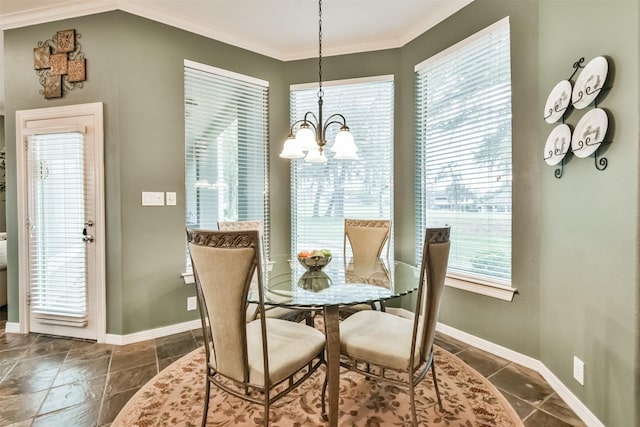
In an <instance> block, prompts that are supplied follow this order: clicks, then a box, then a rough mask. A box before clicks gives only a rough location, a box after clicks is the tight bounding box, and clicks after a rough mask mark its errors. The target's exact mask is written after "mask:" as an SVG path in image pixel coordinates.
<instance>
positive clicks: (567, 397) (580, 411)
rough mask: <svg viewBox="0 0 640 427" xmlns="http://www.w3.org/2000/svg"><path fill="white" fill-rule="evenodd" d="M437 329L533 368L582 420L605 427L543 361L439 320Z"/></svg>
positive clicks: (590, 425) (597, 426)
mask: <svg viewBox="0 0 640 427" xmlns="http://www.w3.org/2000/svg"><path fill="white" fill-rule="evenodd" d="M436 330H437V331H439V332H442V333H443V334H446V335H449V336H450V337H452V338H455V339H457V340H460V341H462V342H464V343H466V344H469V345H472V346H474V347H476V348H479V349H481V350H484V351H486V352H488V353H491V354H495V355H496V356H499V357H502V358H503V359H507V360H509V361H511V362H514V363H517V364H518V365H521V366H524V367H526V368H529V369H533V370H534V371H536V372H538V373H539V374H540V375H542V377H543V378H544V379H545V380H546V381H547V383H549V385H550V386H551V388H553V390H554V391H555V392H556V393H558V396H560V397H561V398H562V400H564V401H565V402H566V403H567V405H569V407H570V408H571V409H572V410H573V412H575V413H576V415H577V416H578V417H580V419H581V420H582V422H584V423H585V424H586V425H587V426H589V427H604V424H603V423H602V421H600V420H599V419H598V417H596V416H595V415H594V414H593V412H591V411H590V410H589V408H587V407H586V406H585V404H584V403H582V402H581V401H580V399H578V397H577V396H576V395H575V394H573V393H572V392H571V390H569V388H568V387H567V386H566V385H564V384H563V383H562V381H560V379H559V378H558V377H556V376H555V374H554V373H553V372H551V370H549V368H547V367H546V366H545V365H544V363H542V362H541V361H539V360H537V359H534V358H533V357H529V356H527V355H525V354H522V353H518V352H517V351H513V350H511V349H508V348H506V347H503V346H501V345H498V344H494V343H492V342H491V341H487V340H485V339H482V338H479V337H476V336H475V335H471V334H468V333H466V332H464V331H461V330H459V329H456V328H453V327H451V326H448V325H445V324H443V323H439V322H438V325H437V326H436Z"/></svg>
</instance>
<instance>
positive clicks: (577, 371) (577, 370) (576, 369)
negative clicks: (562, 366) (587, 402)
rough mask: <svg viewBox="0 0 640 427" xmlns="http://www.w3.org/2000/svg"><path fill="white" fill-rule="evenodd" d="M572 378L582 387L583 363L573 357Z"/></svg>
mask: <svg viewBox="0 0 640 427" xmlns="http://www.w3.org/2000/svg"><path fill="white" fill-rule="evenodd" d="M573 378H575V380H576V381H578V382H579V383H580V384H582V385H584V362H583V361H582V360H580V359H578V358H577V357H575V356H573Z"/></svg>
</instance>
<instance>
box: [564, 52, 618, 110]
mask: <svg viewBox="0 0 640 427" xmlns="http://www.w3.org/2000/svg"><path fill="white" fill-rule="evenodd" d="M608 70H609V64H608V62H607V58H605V57H604V56H596V57H595V58H593V59H592V60H591V61H589V63H588V64H587V65H586V66H585V67H584V69H583V70H582V72H581V73H580V75H579V76H578V79H577V80H576V84H575V85H574V86H573V93H572V95H571V102H572V103H573V106H574V108H576V109H578V110H580V109H582V108H584V107H586V106H588V105H589V104H591V102H593V100H594V99H596V97H597V96H598V94H599V93H600V91H601V90H602V88H603V87H604V82H605V80H606V79H607V72H608Z"/></svg>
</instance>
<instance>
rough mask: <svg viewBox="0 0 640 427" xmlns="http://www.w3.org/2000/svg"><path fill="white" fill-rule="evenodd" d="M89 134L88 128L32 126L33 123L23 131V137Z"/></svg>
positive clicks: (75, 126)
mask: <svg viewBox="0 0 640 427" xmlns="http://www.w3.org/2000/svg"><path fill="white" fill-rule="evenodd" d="M73 132H77V133H82V134H85V133H87V127H86V126H80V125H68V126H42V127H41V126H32V125H31V123H28V124H27V128H26V129H23V130H22V135H24V136H33V135H45V134H49V133H73Z"/></svg>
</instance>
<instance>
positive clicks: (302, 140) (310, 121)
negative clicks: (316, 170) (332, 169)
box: [280, 0, 358, 163]
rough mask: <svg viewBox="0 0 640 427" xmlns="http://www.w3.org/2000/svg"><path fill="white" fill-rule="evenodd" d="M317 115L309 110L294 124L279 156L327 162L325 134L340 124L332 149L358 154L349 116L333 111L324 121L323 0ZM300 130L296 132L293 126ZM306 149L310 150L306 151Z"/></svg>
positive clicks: (345, 155)
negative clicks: (348, 124)
mask: <svg viewBox="0 0 640 427" xmlns="http://www.w3.org/2000/svg"><path fill="white" fill-rule="evenodd" d="M318 87H319V89H318V115H317V116H316V115H315V114H314V113H313V112H312V111H307V112H306V113H305V114H304V117H303V118H302V119H300V120H298V121H295V122H293V123H292V124H291V127H290V128H289V136H288V137H287V140H286V141H285V143H284V147H283V149H282V152H281V153H280V157H282V158H285V159H301V158H303V157H304V160H305V161H306V162H312V163H325V162H326V161H327V156H326V155H325V145H326V144H327V140H326V134H327V128H328V127H329V126H330V125H333V124H337V125H340V131H339V132H338V134H337V135H336V139H335V142H334V143H333V145H332V146H331V151H332V152H334V153H335V155H334V156H333V158H334V159H339V160H355V159H357V158H358V155H357V153H356V152H357V151H358V147H356V144H355V143H354V142H353V135H352V134H351V132H350V131H349V127H348V126H347V119H345V117H344V116H343V115H342V114H338V113H336V114H332V115H330V116H329V117H328V118H327V119H326V120H325V121H324V122H323V121H322V97H323V96H324V91H323V90H322V0H319V1H318ZM296 127H297V131H295V132H294V129H296ZM305 152H306V153H307V154H306V155H305Z"/></svg>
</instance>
